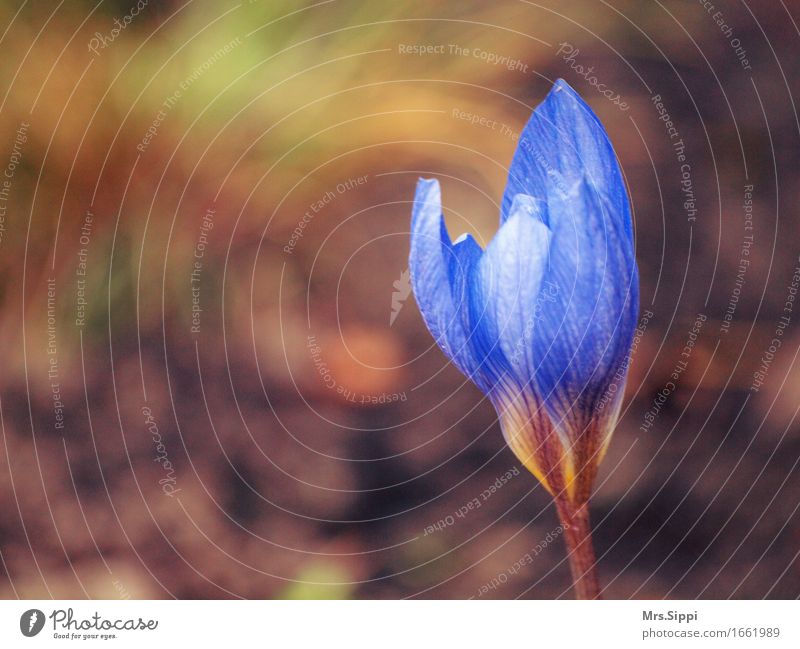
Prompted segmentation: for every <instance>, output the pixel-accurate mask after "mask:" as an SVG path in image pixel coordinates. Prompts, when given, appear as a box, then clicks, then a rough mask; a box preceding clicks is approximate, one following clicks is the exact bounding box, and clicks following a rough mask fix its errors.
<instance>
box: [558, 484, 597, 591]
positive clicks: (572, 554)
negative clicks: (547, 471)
mask: <svg viewBox="0 0 800 649" xmlns="http://www.w3.org/2000/svg"><path fill="white" fill-rule="evenodd" d="M556 509H557V510H558V518H559V520H560V521H561V527H562V528H563V530H564V540H565V541H566V544H567V558H568V559H569V567H570V570H571V571H572V583H573V586H574V588H575V599H601V595H600V581H599V580H598V578H597V559H596V558H595V555H594V548H593V547H592V528H591V524H590V522H589V504H588V503H583V504H581V505H577V506H576V505H574V504H573V503H570V502H569V501H568V500H566V499H564V500H562V499H560V498H557V499H556Z"/></svg>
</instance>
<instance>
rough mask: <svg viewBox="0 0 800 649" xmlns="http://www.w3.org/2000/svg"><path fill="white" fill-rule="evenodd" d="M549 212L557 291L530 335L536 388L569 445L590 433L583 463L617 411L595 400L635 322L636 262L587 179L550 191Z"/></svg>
mask: <svg viewBox="0 0 800 649" xmlns="http://www.w3.org/2000/svg"><path fill="white" fill-rule="evenodd" d="M548 212H549V215H550V218H551V222H555V223H556V227H555V229H554V232H553V244H552V249H553V251H554V253H553V254H552V255H551V263H550V265H549V267H548V273H547V276H546V280H545V281H547V282H548V284H549V285H550V286H552V287H554V292H555V293H556V295H557V296H558V297H557V299H556V300H554V301H553V302H552V304H550V305H549V308H548V309H546V310H544V311H543V312H542V318H540V321H539V325H540V326H539V327H538V329H537V330H536V335H535V337H534V356H535V358H537V359H538V360H539V366H538V370H537V372H536V384H537V392H538V393H539V394H540V395H541V396H542V397H543V399H544V402H545V405H546V407H547V410H548V412H549V413H550V416H551V419H552V421H553V425H554V426H556V428H559V429H563V430H564V432H565V433H566V434H567V435H568V436H569V437H570V438H571V439H572V442H573V444H576V445H579V444H583V441H581V436H582V435H584V434H586V433H587V432H588V431H593V433H592V434H593V436H594V437H595V438H597V439H596V441H597V445H595V446H593V447H592V448H583V449H582V450H581V454H582V455H584V459H585V460H587V461H588V460H589V459H592V458H590V457H589V456H587V455H586V453H590V454H591V453H597V452H598V449H599V448H600V446H599V445H600V444H602V443H603V442H604V438H603V436H604V435H605V434H607V432H610V426H607V425H603V426H602V429H603V430H600V424H601V422H602V423H604V424H608V423H609V420H608V416H609V415H615V413H616V408H610V409H608V410H607V411H606V412H605V413H600V410H601V408H599V407H598V406H599V403H600V402H601V401H602V400H603V399H604V397H605V398H606V400H607V398H608V397H607V393H608V390H609V386H610V385H611V383H612V382H613V381H615V380H616V381H617V382H619V377H617V378H616V379H615V374H616V373H617V371H618V370H619V369H620V367H621V366H622V365H623V364H624V362H625V357H626V355H627V353H628V350H629V348H630V344H631V341H632V338H633V331H634V328H635V327H636V313H637V311H638V275H637V270H636V261H635V258H634V254H633V247H632V245H631V243H630V241H629V240H628V239H627V237H626V236H625V233H624V232H623V231H621V229H622V228H621V224H620V222H619V220H618V219H615V218H613V217H612V215H611V212H612V208H611V207H610V206H609V204H608V202H607V201H606V200H605V197H604V196H603V195H601V194H599V193H598V192H597V191H596V190H595V188H594V187H593V186H592V185H590V184H588V183H578V184H577V185H576V187H575V188H574V191H573V192H572V193H571V194H570V195H567V196H560V195H558V194H557V193H556V194H553V193H551V194H550V195H549V197H548ZM601 414H602V415H603V416H602V417H601ZM612 423H613V422H612ZM596 461H599V458H596Z"/></svg>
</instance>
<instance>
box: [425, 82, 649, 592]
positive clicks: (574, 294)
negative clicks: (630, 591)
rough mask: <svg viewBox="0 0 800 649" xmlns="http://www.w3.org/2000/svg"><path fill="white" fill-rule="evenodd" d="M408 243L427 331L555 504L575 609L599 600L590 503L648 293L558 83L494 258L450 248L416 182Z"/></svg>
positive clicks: (624, 227) (533, 135) (617, 182)
mask: <svg viewBox="0 0 800 649" xmlns="http://www.w3.org/2000/svg"><path fill="white" fill-rule="evenodd" d="M411 230H412V232H411V254H410V259H409V267H410V270H411V279H412V285H413V288H414V294H415V297H416V300H417V304H418V305H419V308H420V311H421V312H422V316H423V318H424V320H425V323H426V324H427V326H428V329H429V330H430V332H431V333H432V334H433V336H434V338H435V339H436V342H437V343H438V344H439V346H440V347H441V348H442V350H443V351H444V352H445V354H446V355H447V356H448V358H449V359H450V360H451V361H452V362H453V363H454V364H455V365H456V366H457V367H458V368H459V369H460V370H461V372H463V373H464V374H465V375H466V376H467V377H469V378H470V379H471V380H472V381H473V382H474V383H475V384H476V385H477V386H478V387H479V388H480V389H481V391H482V392H483V393H484V394H486V396H487V397H488V398H489V399H490V400H491V402H492V404H493V405H494V407H495V409H496V410H497V414H498V419H499V422H500V426H501V428H502V431H503V435H504V437H505V440H506V442H507V443H508V445H509V447H510V448H511V450H512V451H513V452H514V454H515V455H516V456H517V458H518V459H519V460H520V462H521V463H522V464H524V465H525V467H527V468H528V469H529V470H530V471H531V473H533V474H534V475H535V476H536V477H537V478H538V479H539V480H540V481H541V483H542V484H543V485H544V487H545V488H546V489H547V491H549V492H550V494H551V495H552V496H553V498H554V500H555V504H556V509H557V512H558V514H559V518H560V520H561V524H562V528H563V531H564V537H565V539H566V543H567V548H568V551H569V556H570V564H571V567H572V574H573V579H574V581H575V588H576V594H577V596H578V597H598V596H599V593H600V591H599V585H598V582H597V578H596V571H595V568H594V565H595V563H596V562H595V558H594V552H593V550H592V546H591V533H590V527H589V518H588V501H589V497H590V495H591V491H592V485H593V482H594V479H595V476H596V474H597V468H598V466H599V464H600V461H601V459H602V457H603V455H604V453H605V451H606V448H607V446H608V443H609V440H610V437H611V433H612V430H613V428H614V425H615V423H616V419H617V417H618V415H619V410H620V405H621V399H622V394H623V392H624V382H625V375H626V371H627V364H628V360H629V358H628V354H629V351H630V345H631V342H632V339H633V332H634V328H635V327H636V318H637V311H638V293H639V280H638V273H637V269H636V259H635V256H634V247H633V231H632V225H631V215H630V206H629V204H628V197H627V193H626V190H625V185H624V182H623V179H622V174H621V171H620V168H619V165H618V163H617V159H616V156H615V154H614V150H613V148H612V146H611V143H610V141H609V139H608V136H607V135H606V132H605V130H604V129H603V126H602V125H601V124H600V121H599V120H598V118H597V116H596V115H595V114H594V113H593V112H592V110H591V109H590V108H589V106H588V105H587V104H586V103H585V102H584V101H583V100H582V99H581V98H580V97H579V96H578V94H577V93H576V92H575V91H574V90H573V89H572V88H571V87H570V86H569V85H568V84H567V83H565V82H564V81H562V80H559V81H557V82H556V83H555V85H554V86H553V88H552V90H551V91H550V93H549V94H548V96H547V98H546V99H545V101H544V102H543V103H542V104H541V105H539V106H538V107H537V108H536V110H535V111H534V113H533V116H532V117H531V118H530V121H529V122H528V124H527V125H526V126H525V129H524V130H523V132H522V134H521V136H520V139H519V144H518V147H517V151H516V153H515V155H514V159H513V161H512V164H511V168H510V170H509V174H508V184H507V186H506V190H505V194H504V196H503V202H502V207H501V210H500V228H499V230H498V232H497V234H496V235H495V237H494V239H493V240H492V241H491V242H490V243H489V245H488V246H487V247H486V250H482V249H481V247H480V246H479V245H478V243H477V242H476V241H475V240H474V239H473V237H472V236H471V235H469V234H464V235H462V236H460V237H459V238H458V239H457V240H456V241H455V242H452V241H451V239H450V236H449V235H448V232H447V228H446V227H445V224H444V219H443V216H442V207H441V192H440V188H439V183H438V182H437V181H436V180H425V179H420V180H419V183H418V185H417V193H416V197H415V199H414V208H413V217H412V226H411Z"/></svg>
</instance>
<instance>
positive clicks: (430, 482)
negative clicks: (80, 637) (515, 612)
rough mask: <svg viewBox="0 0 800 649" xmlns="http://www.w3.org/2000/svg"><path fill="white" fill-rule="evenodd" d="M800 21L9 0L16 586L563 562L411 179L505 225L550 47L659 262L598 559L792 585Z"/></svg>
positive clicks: (673, 586) (787, 7)
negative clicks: (449, 298)
mask: <svg viewBox="0 0 800 649" xmlns="http://www.w3.org/2000/svg"><path fill="white" fill-rule="evenodd" d="M798 21H800V7H798V5H797V3H795V2H788V1H787V2H785V3H784V2H783V1H778V2H769V3H755V2H738V1H733V0H718V1H716V2H715V3H714V4H713V5H712V3H709V2H695V1H690V0H669V1H662V2H640V1H638V0H627V1H624V0H608V1H605V0H558V1H557V2H556V1H552V2H550V1H549V0H543V1H541V2H526V1H525V2H524V1H503V2H494V3H485V2H479V1H477V0H467V1H463V2H437V1H434V2H425V3H422V2H406V1H399V2H392V3H367V2H356V1H348V0H323V1H322V2H309V3H305V2H283V1H276V0H270V1H266V0H264V1H257V0H252V1H244V2H237V1H235V0H234V1H231V2H227V1H222V2H211V1H210V0H196V1H189V2H181V1H166V0H165V1H158V2H157V1H155V0H150V1H149V2H145V1H144V0H140V1H138V2H137V1H136V0H122V1H115V2H109V1H102V2H97V3H95V2H88V1H87V2H84V1H77V0H76V1H72V2H64V3H46V2H22V1H20V0H13V1H8V0H2V2H0V34H2V45H3V57H2V59H0V77H2V80H3V83H2V86H0V91H1V92H2V94H1V95H0V167H2V169H3V171H2V174H3V176H2V178H0V264H1V265H2V272H0V309H2V310H1V311H0V315H1V316H2V317H1V318H0V354H1V355H2V359H3V364H2V371H0V424H1V428H0V435H1V436H2V444H0V454H1V455H2V458H0V499H2V500H1V502H0V507H1V509H2V512H3V515H2V517H0V559H2V561H0V595H2V597H4V598H48V597H57V598H169V597H180V598H235V597H246V598H325V597H331V598H404V597H424V598H517V597H521V598H557V597H571V594H570V579H569V569H568V566H567V565H566V562H565V560H564V557H565V553H564V548H563V543H562V540H561V539H560V538H559V535H560V530H559V529H558V527H557V519H556V515H555V511H554V509H553V507H552V505H551V504H550V498H549V496H548V495H547V493H546V492H545V491H544V489H543V488H542V487H540V486H539V485H538V484H537V483H536V481H535V480H534V479H533V478H532V477H531V476H530V475H528V474H527V473H526V472H525V470H524V469H522V467H521V466H520V465H519V463H518V462H517V460H516V459H515V457H514V456H513V455H512V453H511V452H510V451H509V450H508V449H507V448H506V447H505V445H504V443H503V440H502V436H501V433H500V430H499V427H498V425H497V422H496V416H495V413H494V410H493V408H492V407H491V405H490V404H489V403H488V402H487V401H486V400H485V399H484V398H483V395H482V394H481V393H480V392H479V391H478V390H477V388H475V387H474V386H473V385H471V384H469V383H467V382H465V380H464V379H463V377H462V376H461V374H460V373H459V372H458V371H457V370H456V369H455V368H453V367H452V366H450V365H448V363H447V362H446V359H445V357H444V356H443V354H442V353H441V352H440V350H439V349H438V348H437V347H436V345H435V344H434V343H433V341H432V339H431V336H430V335H429V334H428V332H427V330H426V329H425V326H424V324H423V322H422V319H421V317H420V314H419V311H418V310H417V307H416V305H415V303H414V298H413V295H412V294H410V288H409V283H408V274H407V255H408V230H409V221H410V203H411V201H412V199H413V192H414V185H415V182H416V179H417V178H418V177H419V176H425V177H435V178H438V179H439V180H440V182H441V184H442V190H443V197H444V208H445V214H446V220H447V223H448V227H449V230H450V233H451V235H452V236H453V238H455V237H456V236H458V235H459V234H460V233H462V232H471V233H473V234H474V235H475V236H476V238H477V239H478V241H479V242H481V243H482V244H484V245H485V243H486V242H487V241H488V240H490V239H491V237H492V236H493V234H494V232H495V231H496V228H497V220H498V210H499V208H498V204H499V201H500V197H501V196H502V191H503V187H504V184H505V177H506V174H507V168H508V164H509V162H510V160H511V157H512V155H513V152H514V149H515V146H516V138H517V137H518V133H519V131H520V130H521V128H522V127H523V125H524V123H525V121H526V120H527V118H528V117H529V115H530V113H531V111H532V109H533V107H535V105H536V104H538V103H539V102H540V101H541V100H542V99H543V98H544V97H545V95H546V94H547V92H548V90H549V88H550V86H551V84H552V83H553V81H554V80H555V79H556V78H563V79H565V80H566V81H567V82H568V83H570V84H571V85H572V86H573V87H574V88H575V89H576V90H577V91H578V92H579V93H580V94H581V95H582V96H583V97H584V98H585V99H586V101H587V102H588V103H589V104H590V105H591V106H592V108H593V109H594V110H595V111H596V113H597V114H598V115H599V117H600V118H601V120H602V121H603V123H604V125H605V126H606V128H607V130H608V133H609V136H610V138H611V140H612V142H613V144H614V146H615V149H616V151H617V154H618V156H619V159H620V162H621V165H622V168H623V170H624V174H625V177H626V180H627V183H628V186H629V191H630V195H631V200H632V205H633V209H634V213H635V230H636V239H637V258H638V262H639V268H640V275H641V283H642V286H641V313H642V321H641V323H640V325H641V329H640V334H641V336H640V338H639V339H638V344H637V345H636V347H635V348H634V351H633V354H632V361H631V365H632V366H631V373H630V376H629V380H628V385H627V395H626V401H625V405H624V410H623V416H622V418H621V421H620V424H619V426H618V428H617V430H616V433H615V438H614V442H613V443H612V446H611V450H610V452H609V454H608V456H607V458H606V460H605V463H604V465H603V467H602V472H601V475H600V478H599V482H598V486H597V492H596V494H595V497H594V499H593V501H592V516H593V519H594V524H595V544H596V549H597V553H598V556H599V558H600V575H601V579H602V581H603V583H604V584H605V587H606V591H605V596H606V597H609V598H697V597H703V598H728V597H734V598H763V597H771V598H795V597H797V596H798V595H800V585H799V584H800V582H799V581H798V577H800V564H798V554H799V553H800V516H798V507H799V506H800V484H799V482H800V477H798V472H797V466H798V461H800V425H799V424H798V421H797V418H796V416H797V394H798V389H799V388H800V366H799V365H798V363H797V355H798V350H800V312H798V311H797V310H796V309H794V302H793V300H794V297H795V293H796V289H797V286H798V283H800V275H797V273H798V272H800V271H798V270H796V269H797V268H798V266H799V265H800V261H798V255H799V254H800V243H798V238H797V228H798V204H800V201H798V190H799V189H800V188H799V187H798V184H799V183H800V177H799V176H798V173H797V165H798V163H800V159H798V150H800V148H799V145H800V121H798V114H797V102H796V99H795V95H796V92H797V89H798V82H799V81H800V79H799V78H798V74H800V71H798V67H797V65H796V61H797V57H798V53H800V31H799V30H798ZM689 342H694V343H695V344H694V345H693V346H691V345H690V346H689V348H690V352H689V355H688V356H686V355H683V356H682V354H683V353H684V351H685V347H686V346H687V343H689ZM681 361H686V363H685V367H684V366H682V367H681V372H680V373H679V376H678V379H677V380H673V378H671V375H672V374H673V373H674V372H675V371H676V367H677V366H678V363H679V362H681Z"/></svg>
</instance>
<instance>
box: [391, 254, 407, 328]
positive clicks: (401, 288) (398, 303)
mask: <svg viewBox="0 0 800 649" xmlns="http://www.w3.org/2000/svg"><path fill="white" fill-rule="evenodd" d="M392 286H393V287H394V292H393V293H392V312H391V313H390V314H389V326H390V327H391V326H392V325H393V324H394V321H395V320H396V319H397V316H398V315H399V314H400V309H402V308H403V303H404V302H405V301H406V299H408V296H409V295H411V275H410V274H409V272H408V268H406V269H405V270H404V271H403V272H402V273H400V279H396V280H395V281H394V282H393V283H392Z"/></svg>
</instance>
